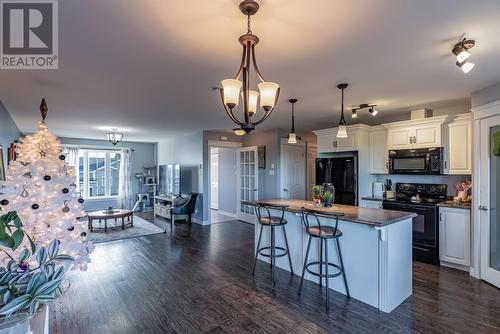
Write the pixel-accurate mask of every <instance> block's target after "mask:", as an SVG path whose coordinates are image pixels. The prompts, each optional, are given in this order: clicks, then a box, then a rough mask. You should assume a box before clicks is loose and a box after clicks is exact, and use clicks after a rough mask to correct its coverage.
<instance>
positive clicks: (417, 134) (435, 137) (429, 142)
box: [413, 123, 442, 148]
mask: <svg viewBox="0 0 500 334" xmlns="http://www.w3.org/2000/svg"><path fill="white" fill-rule="evenodd" d="M441 128H442V125H441V124H440V123H439V124H429V125H419V126H416V127H415V129H414V133H413V148H432V147H440V146H441Z"/></svg>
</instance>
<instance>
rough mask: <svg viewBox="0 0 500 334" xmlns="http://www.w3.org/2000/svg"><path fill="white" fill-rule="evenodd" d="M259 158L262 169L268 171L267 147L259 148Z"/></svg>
mask: <svg viewBox="0 0 500 334" xmlns="http://www.w3.org/2000/svg"><path fill="white" fill-rule="evenodd" d="M257 157H258V163H259V168H260V169H266V146H258V147H257Z"/></svg>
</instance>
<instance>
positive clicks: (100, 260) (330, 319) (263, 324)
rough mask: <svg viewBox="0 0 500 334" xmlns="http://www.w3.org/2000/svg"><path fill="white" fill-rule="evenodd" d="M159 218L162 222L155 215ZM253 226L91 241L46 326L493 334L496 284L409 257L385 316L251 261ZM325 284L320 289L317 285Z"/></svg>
mask: <svg viewBox="0 0 500 334" xmlns="http://www.w3.org/2000/svg"><path fill="white" fill-rule="evenodd" d="M156 223H158V224H159V225H160V226H163V224H164V223H163V222H162V221H161V220H157V221H156ZM253 247H254V237H253V226H252V225H249V224H245V223H242V222H234V221H233V222H229V223H220V224H216V225H212V226H206V227H202V226H199V225H196V224H193V226H192V228H189V226H188V225H186V224H181V223H180V222H179V223H178V224H176V225H175V228H174V233H173V234H172V235H171V234H170V230H169V229H167V233H166V234H157V235H151V236H146V237H140V238H133V239H127V240H120V241H113V242H108V243H103V244H99V245H97V248H96V250H95V252H94V253H93V254H92V263H91V264H90V265H89V270H88V271H86V272H83V273H81V272H71V273H70V274H69V278H70V279H71V287H70V289H69V290H68V291H67V293H66V294H65V295H64V296H63V297H62V298H60V299H59V300H58V301H56V302H55V303H54V304H53V306H52V308H51V326H50V327H51V328H50V332H51V333H65V334H66V333H271V332H272V333H323V332H331V333H332V332H335V333H340V332H341V333H415V332H417V333H499V332H500V290H499V289H497V288H495V287H493V286H491V285H488V284H486V283H484V282H482V281H479V280H476V279H473V278H471V277H469V276H468V274H467V273H464V272H461V271H458V270H455V269H449V268H442V267H441V268H440V267H436V266H431V265H426V264H421V263H417V262H416V263H414V294H413V296H412V297H411V298H409V299H407V300H406V301H405V302H404V303H403V304H402V305H400V306H399V307H398V308H397V309H396V310H394V311H393V312H392V313H391V314H385V313H383V312H380V311H378V310H377V309H375V308H373V307H370V306H368V305H365V304H363V303H361V302H358V301H356V300H354V299H347V298H346V297H345V296H344V295H341V294H339V293H336V292H332V293H331V294H330V299H331V304H330V305H331V306H330V312H329V313H328V314H326V313H325V311H324V304H323V301H324V293H321V290H320V288H319V286H318V285H316V284H313V283H311V282H307V281H306V282H305V284H304V290H303V293H302V297H301V298H299V297H298V296H297V289H298V285H299V277H298V276H294V277H291V275H290V274H289V273H288V272H285V271H283V270H280V269H278V270H277V273H278V275H277V280H278V282H277V284H276V288H275V289H274V290H273V289H272V284H271V278H270V268H269V265H268V264H265V263H264V262H262V261H259V263H258V265H257V270H256V274H255V276H254V277H253V276H252V275H251V265H252V260H253ZM323 292H324V291H323Z"/></svg>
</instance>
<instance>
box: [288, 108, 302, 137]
mask: <svg viewBox="0 0 500 334" xmlns="http://www.w3.org/2000/svg"><path fill="white" fill-rule="evenodd" d="M288 102H290V104H291V105H292V129H291V130H290V133H289V134H288V144H297V140H301V139H302V138H300V136H297V134H296V133H295V103H297V99H290V100H288Z"/></svg>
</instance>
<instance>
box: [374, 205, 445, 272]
mask: <svg viewBox="0 0 500 334" xmlns="http://www.w3.org/2000/svg"><path fill="white" fill-rule="evenodd" d="M383 208H384V209H388V210H396V211H404V212H413V213H416V214H417V216H416V217H413V228H412V229H413V259H414V260H417V261H422V262H426V263H432V264H438V263H439V254H438V249H439V247H438V242H439V240H438V224H437V221H438V216H437V207H436V206H429V205H421V204H413V203H400V202H390V201H384V202H383Z"/></svg>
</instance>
